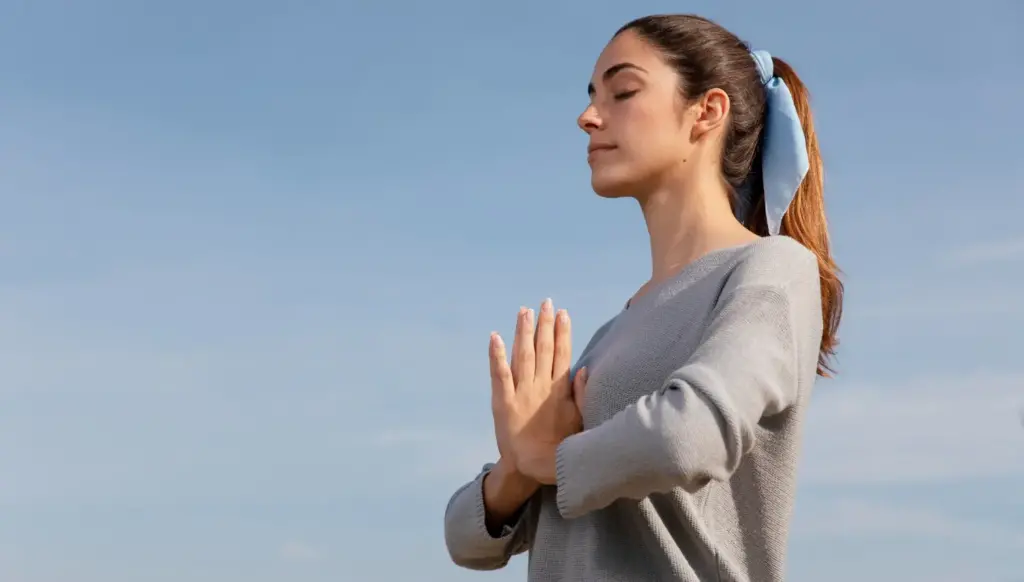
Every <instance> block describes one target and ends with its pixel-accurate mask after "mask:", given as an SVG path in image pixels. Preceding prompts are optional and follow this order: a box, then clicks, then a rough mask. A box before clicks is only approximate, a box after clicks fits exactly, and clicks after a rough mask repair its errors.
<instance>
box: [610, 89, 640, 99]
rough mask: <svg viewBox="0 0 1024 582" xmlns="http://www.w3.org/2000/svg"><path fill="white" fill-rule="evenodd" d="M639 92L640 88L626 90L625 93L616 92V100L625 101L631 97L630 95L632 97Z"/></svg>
mask: <svg viewBox="0 0 1024 582" xmlns="http://www.w3.org/2000/svg"><path fill="white" fill-rule="evenodd" d="M639 92H640V90H639V89H635V90H633V91H625V92H623V93H616V94H615V100H616V101H625V100H626V99H629V98H630V97H632V96H633V95H636V94H637V93H639Z"/></svg>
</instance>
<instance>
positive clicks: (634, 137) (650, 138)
mask: <svg viewBox="0 0 1024 582" xmlns="http://www.w3.org/2000/svg"><path fill="white" fill-rule="evenodd" d="M588 89H589V93H590V105H589V106H588V107H587V108H586V110H584V111H583V113H582V114H581V115H580V117H579V120H578V124H579V126H580V129H582V130H583V131H585V132H586V133H587V134H588V135H589V136H590V141H589V147H588V149H587V154H588V155H587V162H588V163H589V164H590V169H591V185H592V186H593V188H594V191H595V192H596V193H597V194H598V195H600V196H604V197H609V198H617V197H622V196H633V197H640V196H643V195H645V194H646V193H647V192H650V191H652V190H654V189H656V188H658V187H659V185H660V184H662V183H663V182H664V181H665V180H666V179H668V178H671V177H678V176H679V174H680V173H682V172H683V171H685V166H686V160H687V158H688V156H689V154H690V152H691V150H692V148H693V145H692V143H691V133H692V131H691V130H692V128H693V121H694V116H693V115H691V114H690V112H689V111H688V108H687V107H686V103H685V100H684V98H683V95H682V93H681V92H680V90H679V76H678V75H677V74H676V72H675V71H674V70H673V69H672V68H671V67H670V66H669V65H667V64H666V63H665V62H664V61H663V60H662V57H661V55H660V54H659V53H658V51H657V50H656V49H655V48H654V47H652V46H651V45H650V44H648V43H647V42H646V41H644V40H643V39H642V38H641V37H640V36H639V35H637V34H636V33H635V32H633V31H630V30H627V31H625V32H623V33H622V34H619V35H618V36H616V37H615V38H614V39H612V41H611V42H610V43H608V46H606V47H605V49H604V51H603V52H602V53H601V56H600V57H599V58H598V60H597V64H596V65H595V67H594V73H593V77H592V78H591V81H590V87H589V88H588Z"/></svg>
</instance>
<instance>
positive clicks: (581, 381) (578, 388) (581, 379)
mask: <svg viewBox="0 0 1024 582" xmlns="http://www.w3.org/2000/svg"><path fill="white" fill-rule="evenodd" d="M587 374H588V372H587V368H586V367H585V366H584V367H583V368H580V369H579V370H577V371H576V376H574V377H573V379H572V398H573V400H575V401H576V406H578V407H580V408H582V407H583V399H584V398H585V397H586V395H587Z"/></svg>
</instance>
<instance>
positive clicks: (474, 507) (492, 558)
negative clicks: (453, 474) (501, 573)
mask: <svg viewBox="0 0 1024 582" xmlns="http://www.w3.org/2000/svg"><path fill="white" fill-rule="evenodd" d="M493 467H494V464H493V463H489V464H487V465H485V466H484V468H483V470H482V471H481V472H480V474H479V475H477V477H476V479H473V480H472V481H470V482H469V483H467V484H465V485H463V486H462V487H460V488H459V489H458V491H456V492H455V494H454V495H452V498H451V500H450V501H449V502H448V507H447V509H446V510H445V514H444V539H445V544H446V545H447V546H448V553H449V555H450V556H451V558H452V561H453V562H455V564H456V565H458V566H462V567H464V568H469V569H471V570H498V569H500V568H504V567H505V565H506V564H508V561H509V559H510V558H511V557H512V556H514V555H516V554H520V553H522V552H525V551H526V550H527V549H529V546H530V538H531V537H532V529H533V522H534V520H535V518H534V515H535V511H534V509H535V508H534V507H533V505H535V504H536V503H537V502H536V498H537V496H536V495H534V497H532V498H530V499H529V500H528V501H527V502H526V503H525V504H524V506H523V507H522V508H520V510H519V512H518V513H517V515H516V516H515V517H514V519H513V522H512V524H510V525H505V526H503V527H502V531H501V532H500V535H499V536H498V537H495V536H493V535H491V533H490V532H489V531H488V530H487V524H486V522H485V508H484V495H483V483H484V477H485V476H486V475H487V473H488V472H490V470H491V469H492V468H493Z"/></svg>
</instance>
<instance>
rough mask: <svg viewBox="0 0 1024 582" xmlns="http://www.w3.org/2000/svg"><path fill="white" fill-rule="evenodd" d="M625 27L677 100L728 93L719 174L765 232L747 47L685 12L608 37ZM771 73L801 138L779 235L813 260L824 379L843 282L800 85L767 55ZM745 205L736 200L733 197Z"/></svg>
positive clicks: (759, 99)
mask: <svg viewBox="0 0 1024 582" xmlns="http://www.w3.org/2000/svg"><path fill="white" fill-rule="evenodd" d="M627 30H632V31H634V32H636V33H637V34H638V35H639V36H640V37H641V38H643V39H644V40H646V41H647V42H649V43H651V44H652V45H653V46H655V47H657V48H658V49H659V50H660V51H661V52H662V54H663V55H664V57H665V59H666V61H667V62H668V63H669V64H670V65H672V66H673V68H675V70H676V72H677V73H678V74H679V77H680V82H681V85H682V87H681V89H682V92H683V95H684V96H685V97H687V98H694V97H697V96H699V95H702V94H704V93H705V92H707V91H708V90H710V89H713V88H719V89H721V90H723V91H725V93H726V94H727V95H728V96H729V101H730V103H731V112H730V116H729V126H728V129H727V134H726V137H725V141H724V144H723V148H722V173H723V174H724V177H725V180H726V181H727V182H728V183H729V185H730V186H731V187H732V190H733V194H734V195H733V198H732V200H731V202H732V204H733V208H734V209H736V208H737V207H740V208H741V209H743V210H741V211H740V213H741V218H742V219H743V221H744V223H745V224H746V226H747V228H750V229H751V230H752V231H754V232H755V233H757V234H758V235H761V236H767V235H768V227H767V221H766V219H765V216H764V188H763V186H762V183H761V176H760V164H755V163H754V161H755V160H757V159H758V158H759V157H760V144H761V133H762V130H763V129H764V108H765V91H764V86H763V85H762V83H761V77H760V74H759V73H758V70H757V65H756V64H755V63H754V59H753V58H752V57H751V54H750V47H749V45H747V44H746V43H745V42H743V41H742V40H740V39H739V38H738V37H737V36H736V35H734V34H733V33H731V32H729V31H728V30H726V29H725V28H723V27H721V26H720V25H718V24H716V23H714V22H712V21H711V20H708V19H706V18H702V17H700V16H694V15H689V14H661V15H653V16H645V17H643V18H638V19H636V20H634V21H632V22H629V23H628V24H626V25H625V26H623V27H622V28H621V29H619V31H618V32H616V35H618V34H621V33H622V32H624V31H627ZM772 63H773V65H774V69H775V76H777V77H779V78H781V79H782V80H783V81H785V83H786V85H787V86H788V87H789V90H790V92H791V93H792V94H793V101H794V102H795V104H796V110H797V114H798V115H799V116H800V124H801V125H802V126H803V129H804V136H805V137H806V138H807V154H808V158H809V159H810V169H809V170H808V172H807V175H806V176H805V177H804V180H803V182H801V184H800V186H799V188H797V191H796V197H795V198H794V199H793V202H792V203H791V204H790V206H789V209H788V210H787V211H786V214H785V215H784V216H783V218H782V229H781V234H784V235H787V236H790V237H792V238H793V239H795V240H797V241H798V242H800V243H801V244H802V245H804V246H805V247H807V248H808V249H809V250H811V251H812V252H814V254H815V255H817V257H818V271H819V273H820V276H821V308H822V323H823V324H824V333H823V334H822V338H821V347H820V349H819V353H818V374H819V375H821V376H830V375H831V373H832V372H834V370H833V369H832V367H831V365H830V363H831V360H832V359H833V357H834V356H835V352H836V346H837V345H838V344H839V342H838V339H837V338H836V333H837V331H838V329H839V320H840V318H841V316H842V311H843V283H842V281H841V280H840V279H839V268H838V267H837V266H836V262H835V260H834V259H833V258H832V252H831V249H830V244H829V236H828V222H827V220H826V218H825V199H824V190H825V177H824V170H823V165H822V161H821V151H820V149H819V148H818V136H817V134H816V133H815V131H814V122H813V118H812V116H811V106H810V99H809V95H808V92H807V87H806V86H805V85H804V84H803V82H802V81H801V80H800V78H799V77H797V74H796V72H794V71H793V68H792V67H790V66H789V65H788V64H787V63H786V62H785V61H783V60H782V59H779V58H778V57H772ZM744 191H746V192H748V193H750V195H751V199H750V200H742V199H741V195H740V192H744Z"/></svg>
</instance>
